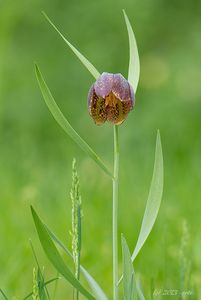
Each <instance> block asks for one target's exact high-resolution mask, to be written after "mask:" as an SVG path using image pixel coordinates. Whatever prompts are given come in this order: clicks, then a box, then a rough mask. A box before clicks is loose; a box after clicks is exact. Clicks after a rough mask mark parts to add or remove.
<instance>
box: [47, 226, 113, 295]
mask: <svg viewBox="0 0 201 300" xmlns="http://www.w3.org/2000/svg"><path fill="white" fill-rule="evenodd" d="M45 227H46V229H47V231H48V233H49V235H50V236H51V238H52V239H53V240H54V241H55V242H56V243H57V244H58V245H59V246H60V247H61V248H62V249H63V250H64V252H65V253H66V254H67V255H69V256H70V257H71V258H73V255H72V254H71V252H70V251H69V250H68V248H67V247H66V246H65V245H64V244H63V243H62V242H61V241H60V240H59V239H58V237H57V236H56V235H55V234H54V233H53V232H52V231H51V230H50V229H49V228H48V227H47V226H46V225H45ZM80 271H81V272H82V274H83V275H84V277H85V279H86V280H87V282H88V284H89V286H90V287H91V290H92V291H93V293H94V295H95V296H96V299H97V300H108V298H107V296H106V295H105V293H104V291H103V290H102V288H101V287H100V285H99V284H98V283H97V281H96V280H95V279H94V278H93V277H92V276H91V274H89V272H88V271H87V270H86V269H85V268H84V267H83V266H80Z"/></svg>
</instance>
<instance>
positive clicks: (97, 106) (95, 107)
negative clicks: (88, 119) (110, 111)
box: [90, 94, 107, 125]
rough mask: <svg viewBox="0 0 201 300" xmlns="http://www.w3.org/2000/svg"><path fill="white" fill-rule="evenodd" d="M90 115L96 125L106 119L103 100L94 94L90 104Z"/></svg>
mask: <svg viewBox="0 0 201 300" xmlns="http://www.w3.org/2000/svg"><path fill="white" fill-rule="evenodd" d="M90 114H91V116H92V118H93V119H94V122H95V123H96V124H97V125H100V124H103V123H104V122H105V121H106V119H107V115H106V111H105V100H104V99H103V98H101V97H98V96H97V95H96V94H94V97H93V100H92V103H91V107H90Z"/></svg>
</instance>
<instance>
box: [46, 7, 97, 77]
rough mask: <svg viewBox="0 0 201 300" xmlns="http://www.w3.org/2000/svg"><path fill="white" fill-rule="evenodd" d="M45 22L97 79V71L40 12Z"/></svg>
mask: <svg viewBox="0 0 201 300" xmlns="http://www.w3.org/2000/svg"><path fill="white" fill-rule="evenodd" d="M42 13H43V15H44V16H45V18H46V19H47V21H48V22H49V23H50V24H51V25H52V27H53V28H54V29H55V30H56V31H57V33H58V34H59V35H60V36H61V38H62V39H63V40H64V42H65V43H66V44H67V45H68V47H69V48H70V49H71V50H72V51H73V52H74V54H75V55H76V56H77V57H78V59H79V60H80V61H81V62H82V63H83V65H84V66H85V67H86V68H87V70H88V71H89V72H90V73H91V74H92V75H93V76H94V77H95V79H97V78H98V77H99V76H100V73H99V72H98V71H97V69H96V68H95V67H94V66H93V65H92V63H90V61H88V59H87V58H86V57H84V55H82V54H81V53H80V52H79V51H78V50H77V49H76V48H75V47H74V46H73V45H72V44H71V43H70V42H69V41H68V40H67V39H66V38H65V37H64V36H63V34H62V33H61V32H60V31H59V29H58V28H57V27H56V26H55V25H54V23H53V22H52V21H51V20H50V18H49V17H48V16H47V15H46V13H44V12H42Z"/></svg>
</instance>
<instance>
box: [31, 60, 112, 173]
mask: <svg viewBox="0 0 201 300" xmlns="http://www.w3.org/2000/svg"><path fill="white" fill-rule="evenodd" d="M35 72H36V77H37V80H38V84H39V87H40V89H41V92H42V95H43V98H44V100H45V102H46V104H47V107H48V108H49V110H50V112H51V113H52V115H53V117H54V118H55V120H56V121H57V123H58V124H59V125H60V126H61V127H62V128H63V130H64V131H65V132H66V133H67V134H68V135H69V136H70V137H71V138H72V139H73V140H74V142H75V143H77V144H78V146H79V147H80V148H81V149H82V150H83V151H84V152H85V153H87V154H88V155H89V156H90V157H91V158H92V159H93V160H94V161H95V162H96V163H97V164H98V166H99V167H100V168H101V169H102V170H103V171H104V172H105V173H106V174H107V175H109V176H110V177H113V175H112V174H111V172H110V171H109V170H108V169H107V167H106V166H105V164H104V163H103V162H102V160H101V159H100V158H99V157H98V155H97V154H96V153H95V152H94V151H93V150H92V149H91V147H90V146H89V145H88V144H87V143H86V142H85V141H84V140H83V139H82V138H81V137H80V136H79V134H78V133H77V132H76V131H75V130H74V128H73V127H72V126H71V125H70V123H69V122H68V121H67V119H66V118H65V117H64V115H63V114H62V112H61V110H60V109H59V107H58V106H57V104H56V102H55V100H54V98H53V96H52V94H51V92H50V90H49V88H48V86H47V85H46V83H45V81H44V79H43V76H42V74H41V72H40V70H39V68H38V66H37V65H35Z"/></svg>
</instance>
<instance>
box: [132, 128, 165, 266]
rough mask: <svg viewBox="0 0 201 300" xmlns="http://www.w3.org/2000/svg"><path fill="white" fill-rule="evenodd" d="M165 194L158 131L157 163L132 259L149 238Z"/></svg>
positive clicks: (158, 134)
mask: <svg viewBox="0 0 201 300" xmlns="http://www.w3.org/2000/svg"><path fill="white" fill-rule="evenodd" d="M162 194H163V153H162V146H161V139H160V132H159V130H158V132H157V139H156V151H155V163H154V171H153V176H152V182H151V186H150V190H149V196H148V200H147V204H146V209H145V213H144V217H143V220H142V225H141V229H140V234H139V237H138V240H137V244H136V247H135V249H134V251H133V254H132V261H134V260H135V258H136V256H137V255H138V253H139V251H140V249H141V248H142V246H143V245H144V243H145V241H146V239H147V238H148V236H149V234H150V232H151V230H152V228H153V225H154V223H155V221H156V217H157V214H158V211H159V207H160V204H161V199H162Z"/></svg>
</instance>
